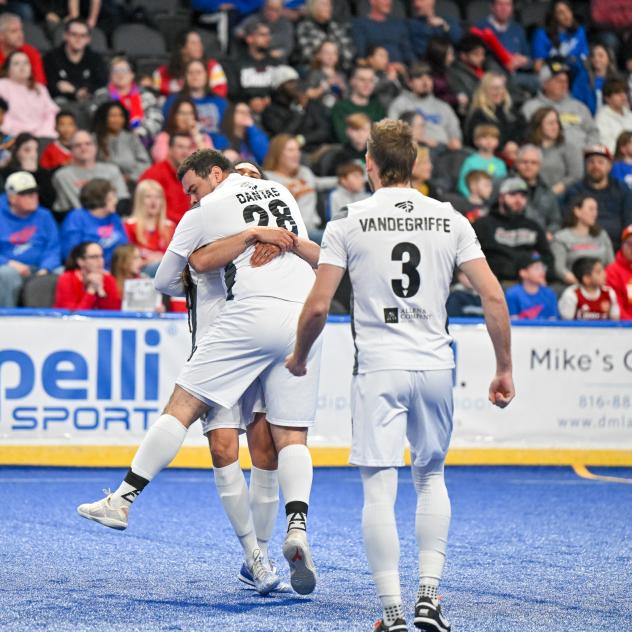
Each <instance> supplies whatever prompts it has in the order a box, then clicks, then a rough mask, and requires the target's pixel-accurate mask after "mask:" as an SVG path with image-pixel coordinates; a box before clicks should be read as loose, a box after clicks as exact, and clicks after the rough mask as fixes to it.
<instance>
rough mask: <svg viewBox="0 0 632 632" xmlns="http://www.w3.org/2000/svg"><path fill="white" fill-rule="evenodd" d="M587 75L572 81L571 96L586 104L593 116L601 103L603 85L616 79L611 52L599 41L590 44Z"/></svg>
mask: <svg viewBox="0 0 632 632" xmlns="http://www.w3.org/2000/svg"><path fill="white" fill-rule="evenodd" d="M587 65H588V75H587V77H586V80H585V81H583V82H579V81H575V82H573V88H572V90H571V92H572V94H573V96H574V97H575V98H576V99H579V100H580V101H582V102H583V103H585V104H586V106H587V107H588V109H589V110H590V112H591V113H592V115H593V116H594V115H595V114H596V113H597V111H598V110H599V108H600V107H601V106H602V105H603V94H602V92H603V86H604V84H605V83H606V81H608V80H609V79H618V78H619V77H620V75H619V73H618V72H617V66H616V63H615V59H614V54H613V52H612V51H611V50H610V49H609V48H607V47H606V46H604V45H603V44H601V43H595V44H592V45H591V46H590V56H589V57H588V62H587Z"/></svg>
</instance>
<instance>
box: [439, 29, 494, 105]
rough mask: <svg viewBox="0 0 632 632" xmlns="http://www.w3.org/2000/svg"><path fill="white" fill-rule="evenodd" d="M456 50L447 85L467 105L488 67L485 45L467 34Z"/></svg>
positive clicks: (475, 37) (474, 36)
mask: <svg viewBox="0 0 632 632" xmlns="http://www.w3.org/2000/svg"><path fill="white" fill-rule="evenodd" d="M456 50H457V59H456V61H455V62H454V63H453V64H452V65H451V66H450V67H449V68H448V84H449V86H450V89H451V90H452V92H454V94H456V95H457V96H458V95H460V98H461V100H462V101H463V102H465V99H466V98H467V103H468V104H469V103H471V102H472V97H473V96H474V92H475V91H476V88H478V85H479V83H480V80H481V79H482V78H483V75H484V74H485V70H486V69H487V66H488V64H486V59H485V55H486V52H485V44H484V43H483V40H482V39H481V38H480V37H478V36H476V35H472V34H469V33H468V34H467V35H464V36H463V37H462V38H461V40H460V41H459V43H458V44H457V46H456ZM489 69H490V70H492V68H491V67H490V68H489Z"/></svg>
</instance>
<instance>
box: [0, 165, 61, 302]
mask: <svg viewBox="0 0 632 632" xmlns="http://www.w3.org/2000/svg"><path fill="white" fill-rule="evenodd" d="M60 265H61V253H60V246H59V234H58V231H57V224H56V223H55V220H54V219H53V216H52V214H51V212H50V211H49V210H48V209H45V208H44V207H42V206H40V205H39V197H38V194H37V182H36V181H35V178H34V177H33V175H32V174H30V173H27V172H25V171H17V172H16V173H13V174H11V175H10V176H9V177H8V178H7V181H6V184H5V195H2V196H0V307H15V306H16V305H17V304H18V298H19V294H20V290H21V289H22V286H23V285H24V283H25V282H26V281H27V280H28V279H29V278H31V277H32V276H34V275H45V274H48V273H50V272H53V271H54V270H55V269H56V268H58V267H59V266H60Z"/></svg>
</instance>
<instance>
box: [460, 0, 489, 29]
mask: <svg viewBox="0 0 632 632" xmlns="http://www.w3.org/2000/svg"><path fill="white" fill-rule="evenodd" d="M488 15H489V0H474V2H468V3H467V8H466V9H465V20H466V22H467V23H468V24H474V23H475V22H478V21H479V20H482V19H483V18H484V17H487V16H488Z"/></svg>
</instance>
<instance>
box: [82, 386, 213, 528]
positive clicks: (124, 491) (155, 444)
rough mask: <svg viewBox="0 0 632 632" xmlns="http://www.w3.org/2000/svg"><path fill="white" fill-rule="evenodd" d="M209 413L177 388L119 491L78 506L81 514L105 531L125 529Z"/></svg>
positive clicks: (151, 429)
mask: <svg viewBox="0 0 632 632" xmlns="http://www.w3.org/2000/svg"><path fill="white" fill-rule="evenodd" d="M207 409H208V405H207V404H205V403H204V402H201V401H200V400H199V399H197V398H195V397H194V396H193V395H191V394H189V393H187V392H186V391H185V390H183V389H182V388H180V387H179V386H176V387H175V388H174V390H173V393H172V394H171V397H170V399H169V402H168V403H167V405H166V406H165V409H164V411H163V413H162V415H161V416H160V417H158V419H157V420H156V421H155V422H154V423H153V424H152V426H151V427H150V428H149V430H148V431H147V434H146V435H145V437H144V438H143V440H142V442H141V444H140V446H139V447H138V450H137V451H136V454H135V455H134V458H133V459H132V464H131V466H130V468H129V470H128V472H127V474H126V475H125V478H124V479H123V481H122V482H121V484H120V485H119V486H118V488H117V489H116V490H115V491H114V492H113V493H111V494H108V495H107V496H106V497H105V498H103V499H102V500H100V501H97V502H95V503H85V504H83V505H79V507H78V508H77V511H78V512H79V514H80V515H81V516H83V517H84V518H88V519H91V520H94V521H96V522H99V523H100V524H102V525H104V526H106V527H112V528H113V529H121V530H122V529H125V528H126V527H127V523H128V515H129V509H130V507H131V505H132V503H133V502H134V500H136V498H137V497H138V495H139V494H140V493H141V492H142V491H143V489H145V487H146V486H147V484H148V483H149V482H150V481H151V480H152V479H153V478H154V477H155V476H156V475H157V474H158V473H159V472H160V471H161V470H163V469H164V468H165V467H167V465H169V463H171V461H173V459H174V458H175V456H176V454H177V453H178V451H179V450H180V447H181V446H182V442H183V441H184V438H185V437H186V433H187V430H188V428H189V426H191V424H192V423H193V422H194V421H195V420H196V419H198V417H200V415H202V414H203V413H204V412H206V410H207Z"/></svg>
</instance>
